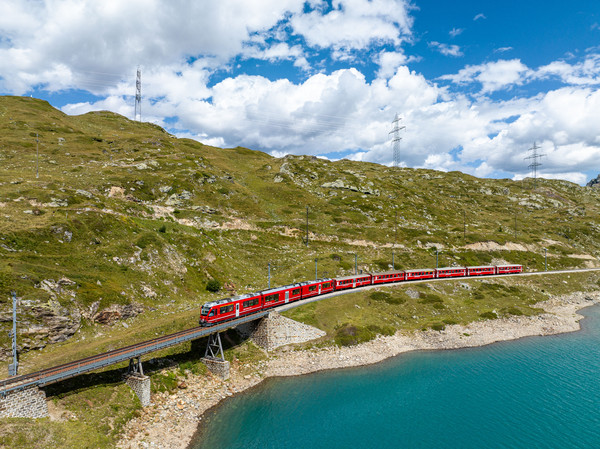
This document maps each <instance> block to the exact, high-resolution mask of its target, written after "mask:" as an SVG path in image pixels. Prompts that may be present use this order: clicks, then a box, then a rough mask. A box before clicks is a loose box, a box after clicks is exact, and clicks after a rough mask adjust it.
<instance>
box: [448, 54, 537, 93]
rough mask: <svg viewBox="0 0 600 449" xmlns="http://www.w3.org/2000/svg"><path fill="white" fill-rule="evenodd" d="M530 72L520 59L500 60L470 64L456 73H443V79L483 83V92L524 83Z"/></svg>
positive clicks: (466, 82) (457, 82) (463, 82)
mask: <svg viewBox="0 0 600 449" xmlns="http://www.w3.org/2000/svg"><path fill="white" fill-rule="evenodd" d="M529 73H530V71H529V69H528V68H527V66H526V65H525V64H523V63H522V62H521V61H520V60H518V59H511V60H502V59H501V60H499V61H495V62H488V63H485V64H479V65H468V66H466V67H465V68H464V69H461V70H460V71H459V72H458V73H457V74H454V75H443V76H441V77H440V79H442V80H448V81H451V82H453V83H455V84H461V85H464V84H470V83H473V82H478V83H480V84H481V93H484V94H485V93H490V92H494V91H497V90H500V89H505V88H507V87H510V86H512V85H516V84H517V85H518V84H522V83H523V82H524V80H525V77H526V76H527V75H528V74H529Z"/></svg>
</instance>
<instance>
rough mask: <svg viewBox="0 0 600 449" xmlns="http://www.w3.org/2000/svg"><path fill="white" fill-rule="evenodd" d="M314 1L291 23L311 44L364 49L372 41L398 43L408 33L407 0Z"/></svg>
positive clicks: (411, 20) (410, 23)
mask: <svg viewBox="0 0 600 449" xmlns="http://www.w3.org/2000/svg"><path fill="white" fill-rule="evenodd" d="M325 5H326V2H324V1H317V2H314V3H313V6H314V9H313V10H312V11H310V12H309V13H307V14H297V15H295V16H293V17H292V19H291V20H290V24H291V26H292V28H293V30H294V33H296V34H298V35H301V36H303V37H304V39H305V40H306V42H307V43H308V45H310V46H312V47H320V48H329V47H332V48H334V49H341V48H343V49H347V50H351V49H364V48H366V47H368V46H369V45H370V44H372V43H373V42H388V43H392V44H395V45H400V44H401V43H402V41H403V40H404V39H406V38H408V37H409V36H410V35H411V26H412V22H413V19H412V18H411V17H410V15H409V8H410V4H409V3H408V2H407V1H404V0H333V2H332V8H331V10H330V11H327V12H324V10H325Z"/></svg>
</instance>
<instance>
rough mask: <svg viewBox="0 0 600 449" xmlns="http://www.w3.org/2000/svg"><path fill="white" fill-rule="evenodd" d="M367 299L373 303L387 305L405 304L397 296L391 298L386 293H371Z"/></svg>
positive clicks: (403, 300) (404, 300) (402, 299)
mask: <svg viewBox="0 0 600 449" xmlns="http://www.w3.org/2000/svg"><path fill="white" fill-rule="evenodd" d="M369 298H371V299H372V300H374V301H383V302H387V303H388V304H404V303H405V302H406V299H404V298H401V297H399V296H392V295H391V294H389V293H386V292H373V293H371V294H370V295H369Z"/></svg>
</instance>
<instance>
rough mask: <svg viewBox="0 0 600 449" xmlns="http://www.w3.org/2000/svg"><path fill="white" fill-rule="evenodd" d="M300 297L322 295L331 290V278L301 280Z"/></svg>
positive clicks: (332, 285) (332, 284) (332, 286)
mask: <svg viewBox="0 0 600 449" xmlns="http://www.w3.org/2000/svg"><path fill="white" fill-rule="evenodd" d="M298 285H300V287H301V289H302V299H304V298H310V297H311V296H317V295H322V294H324V293H329V292H332V291H333V288H334V280H333V279H317V280H316V281H307V282H301V283H300V284H298Z"/></svg>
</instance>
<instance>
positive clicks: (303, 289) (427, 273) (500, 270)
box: [200, 265, 523, 326]
mask: <svg viewBox="0 0 600 449" xmlns="http://www.w3.org/2000/svg"><path fill="white" fill-rule="evenodd" d="M522 271H523V266H522V265H487V266H480V267H447V268H435V269H434V268H421V269H418V270H396V271H387V272H385V273H363V274H356V275H353V276H344V277H339V278H335V279H317V280H314V281H306V282H300V283H297V284H292V285H285V286H283V287H277V288H271V289H268V290H263V291H260V292H256V293H250V294H246V295H240V296H232V297H230V298H225V299H220V300H218V301H211V302H207V303H206V304H204V305H203V306H202V309H201V310H200V325H201V326H212V325H213V324H217V323H221V322H223V321H229V320H232V319H235V318H238V317H240V316H244V315H249V314H251V313H255V312H259V311H261V310H264V309H269V308H271V307H276V306H280V305H282V304H287V303H290V302H294V301H299V300H302V299H306V298H310V297H312V296H317V295H324V294H326V293H330V292H332V291H340V290H345V289H350V288H358V287H364V286H366V285H373V284H390V283H395V282H406V281H412V280H417V279H438V278H456V277H467V276H468V277H470V276H489V275H493V274H512V273H521V272H522Z"/></svg>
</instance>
